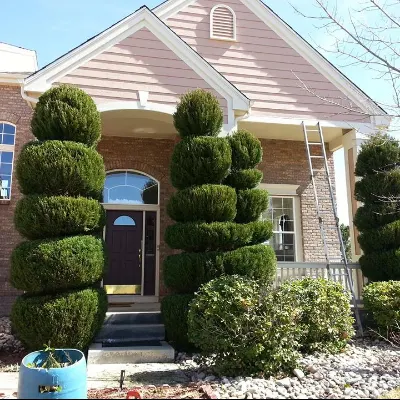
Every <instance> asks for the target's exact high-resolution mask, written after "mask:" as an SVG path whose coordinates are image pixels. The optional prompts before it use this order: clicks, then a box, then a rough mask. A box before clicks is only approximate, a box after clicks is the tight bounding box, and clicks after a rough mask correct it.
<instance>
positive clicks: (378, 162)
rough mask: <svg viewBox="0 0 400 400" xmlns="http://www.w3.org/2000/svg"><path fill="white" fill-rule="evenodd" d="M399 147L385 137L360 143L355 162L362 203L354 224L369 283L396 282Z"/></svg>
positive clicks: (399, 231)
mask: <svg viewBox="0 0 400 400" xmlns="http://www.w3.org/2000/svg"><path fill="white" fill-rule="evenodd" d="M399 165H400V146H399V143H398V141H397V140H395V139H394V138H393V137H391V136H389V135H386V134H378V135H376V136H374V137H372V138H371V139H370V140H368V141H367V142H366V143H364V144H363V145H362V147H361V150H360V153H359V155H358V158H357V164H356V169H355V174H356V175H357V176H359V177H361V180H360V181H358V182H356V185H355V197H356V199H357V200H358V201H361V202H363V206H362V207H360V208H359V209H358V210H357V212H356V215H355V218H354V223H355V225H356V226H357V228H358V230H359V231H360V235H359V237H358V241H359V243H360V245H361V248H362V250H363V252H364V254H363V255H362V256H361V258H360V265H361V269H362V271H363V274H364V275H365V276H366V277H367V278H368V279H369V280H370V281H388V280H400V201H399V196H400V169H399Z"/></svg>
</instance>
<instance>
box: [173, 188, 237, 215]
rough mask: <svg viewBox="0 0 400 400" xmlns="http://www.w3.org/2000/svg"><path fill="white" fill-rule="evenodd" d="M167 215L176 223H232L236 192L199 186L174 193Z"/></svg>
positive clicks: (229, 189)
mask: <svg viewBox="0 0 400 400" xmlns="http://www.w3.org/2000/svg"><path fill="white" fill-rule="evenodd" d="M167 213H168V215H169V216H170V217H171V218H172V219H173V220H175V221H178V222H189V221H205V222H214V221H215V222H217V221H232V220H233V219H234V218H235V215H236V192H235V190H234V189H233V188H230V187H229V186H224V185H201V186H194V187H190V188H187V189H183V190H180V191H178V192H176V193H174V194H173V195H172V196H171V198H170V200H169V202H168V205H167Z"/></svg>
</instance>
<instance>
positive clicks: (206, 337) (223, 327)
mask: <svg viewBox="0 0 400 400" xmlns="http://www.w3.org/2000/svg"><path fill="white" fill-rule="evenodd" d="M288 300H289V299H286V298H285V297H284V296H282V295H281V293H280V292H274V291H268V292H266V293H265V291H264V290H263V288H262V287H260V286H259V285H257V284H256V282H254V281H253V280H250V279H245V278H242V277H240V276H236V275H232V276H222V277H220V278H217V279H214V280H212V281H211V282H208V283H207V284H205V285H204V286H202V287H201V289H200V290H199V292H198V293H197V294H196V296H195V298H194V300H193V301H192V303H191V304H190V310H189V314H188V327H189V332H188V333H189V339H190V340H191V341H192V342H193V343H194V344H195V345H196V346H197V347H198V348H199V349H200V350H201V354H202V355H203V356H205V357H209V358H208V359H207V358H205V357H204V358H203V360H202V361H203V363H207V362H209V363H211V365H207V367H208V366H211V367H212V368H213V369H214V371H215V372H216V373H217V374H219V375H225V376H237V375H242V376H243V375H244V376H249V375H256V376H260V375H266V376H268V375H271V374H276V373H277V372H282V371H283V372H290V373H291V372H292V371H293V368H295V367H296V364H297V360H298V358H299V352H298V351H297V348H298V342H297V338H298V337H299V334H300V333H299V327H298V325H297V319H298V317H299V310H298V309H297V308H296V307H294V305H293V304H291V303H290V302H289V301H288Z"/></svg>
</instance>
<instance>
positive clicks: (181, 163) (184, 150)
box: [170, 137, 232, 189]
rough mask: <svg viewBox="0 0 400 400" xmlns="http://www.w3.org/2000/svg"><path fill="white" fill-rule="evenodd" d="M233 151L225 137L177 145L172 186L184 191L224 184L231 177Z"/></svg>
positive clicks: (172, 169) (183, 140)
mask: <svg viewBox="0 0 400 400" xmlns="http://www.w3.org/2000/svg"><path fill="white" fill-rule="evenodd" d="M231 156H232V151H231V148H230V146H229V143H228V141H227V140H226V139H225V138H216V137H194V138H187V139H182V140H181V141H180V142H179V143H177V144H176V145H175V148H174V152H173V154H172V160H171V165H170V176H171V182H172V185H173V186H175V187H176V188H178V189H184V188H186V187H189V186H193V185H202V184H205V183H221V182H222V181H223V180H224V179H225V178H226V176H227V175H228V174H229V169H230V167H231V162H232V157H231Z"/></svg>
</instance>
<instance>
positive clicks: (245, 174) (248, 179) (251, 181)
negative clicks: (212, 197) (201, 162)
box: [224, 169, 263, 190]
mask: <svg viewBox="0 0 400 400" xmlns="http://www.w3.org/2000/svg"><path fill="white" fill-rule="evenodd" d="M262 178H263V173H262V172H261V171H260V170H258V169H242V170H239V171H232V172H231V173H230V174H229V175H228V177H227V178H226V179H225V182H224V183H225V184H226V185H229V186H232V187H233V188H235V189H236V190H244V189H254V188H255V187H257V186H258V185H259V183H260V182H261V180H262Z"/></svg>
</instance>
